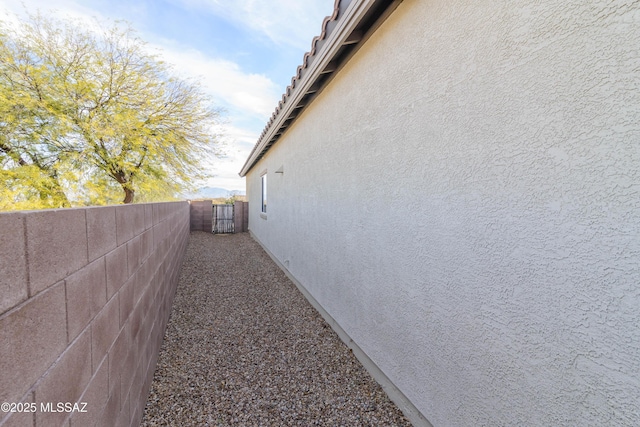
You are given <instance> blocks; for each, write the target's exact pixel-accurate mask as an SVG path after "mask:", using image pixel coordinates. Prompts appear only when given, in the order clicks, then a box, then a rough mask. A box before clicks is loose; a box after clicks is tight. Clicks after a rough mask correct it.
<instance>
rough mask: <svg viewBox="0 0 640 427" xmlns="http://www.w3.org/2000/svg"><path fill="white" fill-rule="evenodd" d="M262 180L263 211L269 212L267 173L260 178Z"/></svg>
mask: <svg viewBox="0 0 640 427" xmlns="http://www.w3.org/2000/svg"><path fill="white" fill-rule="evenodd" d="M260 179H261V180H262V213H264V214H266V213H267V174H266V173H265V174H264V175H262V177H261V178H260Z"/></svg>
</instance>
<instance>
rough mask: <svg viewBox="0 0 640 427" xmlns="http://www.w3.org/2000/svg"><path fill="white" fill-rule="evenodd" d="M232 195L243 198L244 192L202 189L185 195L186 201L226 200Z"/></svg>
mask: <svg viewBox="0 0 640 427" xmlns="http://www.w3.org/2000/svg"><path fill="white" fill-rule="evenodd" d="M233 195H236V196H244V195H245V192H244V191H237V190H236V191H231V190H227V189H226V188H219V187H204V188H200V189H198V191H196V192H195V193H189V194H187V195H186V198H187V199H205V198H208V199H219V198H225V199H226V198H227V197H231V196H233Z"/></svg>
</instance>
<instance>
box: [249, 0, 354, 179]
mask: <svg viewBox="0 0 640 427" xmlns="http://www.w3.org/2000/svg"><path fill="white" fill-rule="evenodd" d="M341 2H342V0H335V1H334V3H333V13H332V14H331V15H329V16H326V17H325V18H324V19H323V20H322V27H321V28H322V31H321V32H320V35H318V36H315V37H314V38H313V40H312V41H311V50H310V51H308V52H306V53H305V54H304V56H303V58H302V64H301V65H298V68H297V69H296V74H295V75H294V76H293V77H292V78H291V84H290V85H289V86H287V88H286V89H285V92H284V94H283V95H282V99H281V100H280V101H279V102H278V105H277V106H276V108H275V110H274V112H273V113H272V114H271V117H270V118H269V120H268V121H267V124H266V125H265V127H264V129H263V130H262V133H261V134H260V136H259V137H258V141H257V142H256V143H255V145H254V146H253V148H252V149H251V153H249V156H248V157H247V160H246V162H245V164H244V165H243V166H242V171H244V170H245V168H247V165H248V164H249V162H250V161H251V159H252V157H253V154H254V153H255V152H256V150H257V148H258V147H259V146H260V143H261V142H262V139H263V138H264V137H265V135H266V134H267V132H268V131H269V129H270V128H271V126H272V125H273V122H274V121H275V119H276V117H277V116H278V114H279V113H280V111H281V110H282V106H283V104H284V103H286V101H287V99H288V98H289V97H290V96H291V94H292V92H293V89H294V88H295V87H296V83H297V82H298V81H299V80H300V79H301V78H302V71H303V70H305V69H306V68H308V66H309V59H310V58H312V57H314V56H315V55H316V53H317V52H316V48H317V46H318V42H320V41H322V40H324V39H325V38H326V37H327V34H328V31H327V27H328V25H329V23H330V22H332V21H336V20H337V19H338V18H339V16H340V3H341ZM249 169H250V168H249ZM242 171H241V172H240V176H244V175H243V173H242ZM247 172H248V169H247Z"/></svg>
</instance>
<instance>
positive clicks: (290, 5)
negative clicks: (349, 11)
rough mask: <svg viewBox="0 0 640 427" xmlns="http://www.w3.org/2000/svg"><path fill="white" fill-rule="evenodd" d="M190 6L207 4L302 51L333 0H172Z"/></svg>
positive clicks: (217, 11) (320, 23)
mask: <svg viewBox="0 0 640 427" xmlns="http://www.w3.org/2000/svg"><path fill="white" fill-rule="evenodd" d="M174 1H176V2H178V3H181V4H183V5H185V6H187V7H191V8H199V9H203V8H206V9H208V10H210V11H211V12H213V13H214V14H216V15H219V16H222V17H223V18H225V19H227V20H229V21H231V22H234V23H236V24H238V25H239V26H242V27H248V28H251V29H252V30H253V31H256V32H259V33H262V34H264V35H266V36H267V37H268V38H269V39H270V40H271V41H273V42H274V43H276V44H279V45H288V46H293V47H295V48H296V49H300V50H302V51H305V52H306V51H308V50H309V49H310V48H311V40H312V39H313V37H314V36H317V35H319V34H320V31H321V25H322V19H323V18H324V17H325V16H327V15H331V13H333V5H334V0H305V1H300V0H269V1H265V0H233V1H230V0H174Z"/></svg>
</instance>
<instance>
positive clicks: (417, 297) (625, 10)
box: [247, 0, 640, 426]
mask: <svg viewBox="0 0 640 427" xmlns="http://www.w3.org/2000/svg"><path fill="white" fill-rule="evenodd" d="M281 166H283V167H284V174H275V173H274V172H275V170H276V169H278V168H280V167H281ZM265 169H266V170H267V171H268V172H267V173H268V186H269V187H268V188H269V200H268V209H269V211H268V216H267V219H266V220H265V219H263V218H261V217H260V214H259V207H260V174H261V173H262V172H263V171H264V170H265ZM247 186H248V189H247V190H248V194H249V198H250V206H251V213H250V224H249V227H250V229H251V231H252V232H253V233H254V234H255V236H256V237H257V238H258V239H259V240H260V241H261V242H263V244H264V245H265V246H266V247H267V248H268V249H269V250H270V251H271V252H272V253H273V254H274V255H275V256H276V257H277V258H278V259H279V260H280V261H281V262H282V263H283V264H284V265H287V266H288V269H289V271H290V273H291V274H292V275H293V276H294V277H295V278H296V279H297V280H298V281H299V282H300V283H301V284H302V285H304V286H305V287H306V289H307V290H308V291H309V292H310V293H311V294H312V295H313V296H314V297H315V298H316V299H317V300H318V301H319V302H320V304H322V306H323V307H324V308H325V309H326V310H327V311H328V312H329V314H330V315H331V316H333V317H334V318H335V319H336V320H337V321H338V322H339V323H340V325H341V326H342V327H343V328H344V329H345V331H346V332H347V333H348V334H349V335H350V336H351V338H352V339H353V340H355V341H356V342H357V344H358V345H359V346H360V347H361V348H362V349H363V350H364V351H365V352H366V353H367V354H368V355H369V357H371V359H372V360H373V361H374V362H375V363H376V364H377V365H378V366H379V367H380V368H381V369H382V370H383V371H384V372H385V373H386V375H387V376H388V377H389V378H390V379H391V380H392V381H393V382H394V383H395V384H396V385H397V386H398V387H399V388H400V389H401V390H402V391H403V392H404V393H405V394H406V396H407V397H408V398H409V399H410V400H411V401H412V402H413V403H414V404H415V405H416V407H417V408H418V409H419V410H420V411H421V412H422V413H423V414H424V415H425V416H426V417H427V418H428V419H429V420H430V421H431V422H432V423H433V424H434V425H435V426H480V425H487V426H515V425H518V426H525V425H526V426H542V425H545V426H552V425H554V426H555V425H567V426H602V425H612V426H613V425H616V426H634V425H640V406H639V405H640V374H639V373H640V326H639V325H640V232H639V230H640V2H639V1H631V0H626V1H625V0H612V1H602V0H547V1H533V0H510V1H498V2H496V1H489V0H483V1H462V0H454V1H451V0H429V1H424V0H405V1H404V2H403V3H402V4H401V5H400V7H399V8H398V9H397V10H396V11H395V12H394V13H393V14H392V15H391V17H390V18H389V19H388V20H387V21H386V22H385V23H384V24H383V26H382V27H381V28H380V29H379V30H378V31H377V32H376V33H375V34H374V35H373V37H372V38H371V39H370V40H369V41H368V42H367V43H366V44H365V45H364V46H363V47H362V48H361V50H360V51H359V52H358V53H357V54H356V56H355V57H354V58H353V59H352V60H351V61H350V62H349V63H348V64H347V66H346V67H345V68H344V69H343V70H342V72H340V73H339V74H338V75H337V76H336V78H335V79H334V80H333V81H332V82H331V84H330V85H329V86H328V87H327V88H326V89H325V90H324V92H323V93H322V94H321V95H320V96H319V98H318V99H317V100H316V101H315V102H314V103H313V104H311V106H310V107H309V108H308V109H307V110H306V111H305V112H304V113H303V115H302V116H301V117H300V118H299V119H298V121H297V122H296V123H295V124H294V125H293V126H292V127H291V128H290V129H289V130H288V131H287V133H286V134H285V135H284V137H283V138H282V139H281V140H280V141H279V142H278V143H277V144H276V145H275V146H274V147H273V148H272V149H271V150H270V152H269V153H268V155H267V156H266V157H265V158H264V159H263V160H262V161H260V162H259V163H258V164H257V165H256V166H255V167H254V168H253V169H252V170H251V172H250V173H249V175H248V179H247Z"/></svg>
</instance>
